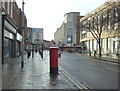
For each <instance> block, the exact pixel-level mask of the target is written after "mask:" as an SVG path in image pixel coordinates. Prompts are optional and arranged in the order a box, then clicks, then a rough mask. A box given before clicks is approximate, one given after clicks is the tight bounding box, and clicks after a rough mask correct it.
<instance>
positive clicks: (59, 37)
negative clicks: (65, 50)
mask: <svg viewBox="0 0 120 91" xmlns="http://www.w3.org/2000/svg"><path fill="white" fill-rule="evenodd" d="M64 30H65V23H64V22H63V23H62V25H61V27H60V28H58V29H57V31H56V32H55V33H54V40H55V42H56V43H57V44H58V43H62V44H63V43H64V36H65V34H64Z"/></svg>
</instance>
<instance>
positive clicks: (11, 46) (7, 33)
mask: <svg viewBox="0 0 120 91" xmlns="http://www.w3.org/2000/svg"><path fill="white" fill-rule="evenodd" d="M17 29H18V28H17V26H16V25H15V23H13V22H12V20H11V19H9V18H8V17H7V16H6V15H2V48H3V49H2V60H3V63H4V58H15V57H16V35H17V34H16V33H17Z"/></svg>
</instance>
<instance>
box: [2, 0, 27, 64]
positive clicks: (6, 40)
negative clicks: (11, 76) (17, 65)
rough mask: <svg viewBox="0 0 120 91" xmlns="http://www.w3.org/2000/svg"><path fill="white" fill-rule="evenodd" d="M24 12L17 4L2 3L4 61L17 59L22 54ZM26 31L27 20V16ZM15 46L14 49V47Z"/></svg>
mask: <svg viewBox="0 0 120 91" xmlns="http://www.w3.org/2000/svg"><path fill="white" fill-rule="evenodd" d="M21 15H22V11H21V9H20V8H19V7H18V5H17V3H16V2H15V1H14V2H10V0H8V2H2V60H3V63H4V59H6V58H15V57H16V56H18V55H19V53H20V51H21V50H20V49H21V48H20V45H21V40H22V35H21V34H22V30H21V28H22V23H21V20H22V16H21ZM24 22H25V29H26V27H27V19H26V16H25V21H24ZM13 46H14V47H13Z"/></svg>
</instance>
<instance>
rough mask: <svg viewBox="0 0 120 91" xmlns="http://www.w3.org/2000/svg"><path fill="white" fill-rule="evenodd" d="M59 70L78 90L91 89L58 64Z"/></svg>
mask: <svg viewBox="0 0 120 91" xmlns="http://www.w3.org/2000/svg"><path fill="white" fill-rule="evenodd" d="M59 70H60V71H61V72H62V73H63V75H65V76H66V77H67V78H68V79H69V80H70V81H71V82H72V83H73V84H74V85H75V86H76V87H77V88H78V89H80V91H92V90H91V89H90V87H87V86H85V85H84V84H82V83H81V82H79V81H77V80H76V79H74V78H73V77H72V76H71V75H70V74H68V73H67V72H66V71H65V70H64V69H63V68H62V67H60V66H59Z"/></svg>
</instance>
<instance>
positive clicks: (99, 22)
mask: <svg viewBox="0 0 120 91" xmlns="http://www.w3.org/2000/svg"><path fill="white" fill-rule="evenodd" d="M103 27H104V20H103V13H101V14H99V15H97V16H95V17H92V18H91V19H90V20H89V28H88V30H89V32H91V34H92V36H93V37H94V38H95V39H96V41H97V43H98V48H99V57H101V49H102V48H101V34H102V32H103V31H104V28H103Z"/></svg>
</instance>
